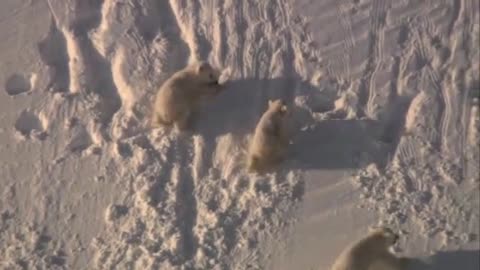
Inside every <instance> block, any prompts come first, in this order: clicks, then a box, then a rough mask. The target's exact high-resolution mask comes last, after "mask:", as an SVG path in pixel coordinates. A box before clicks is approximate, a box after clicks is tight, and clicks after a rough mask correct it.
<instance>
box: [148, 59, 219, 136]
mask: <svg viewBox="0 0 480 270" xmlns="http://www.w3.org/2000/svg"><path fill="white" fill-rule="evenodd" d="M218 79H219V72H218V71H216V70H215V69H213V68H212V66H210V64H208V63H206V62H199V63H196V64H193V65H189V66H187V67H185V68H184V69H182V70H180V71H178V72H176V73H175V74H173V75H172V77H170V78H169V79H168V80H167V81H166V82H165V83H164V84H163V85H162V87H161V88H160V90H159V91H158V93H157V95H156V98H155V104H154V107H153V114H152V119H151V121H152V122H151V124H152V126H153V127H157V126H159V125H175V127H176V128H178V129H179V130H184V129H186V128H187V127H188V124H189V121H190V117H191V115H192V113H194V112H195V110H196V109H197V107H198V106H199V104H200V101H201V100H202V98H204V97H208V96H215V95H216V94H218V93H219V92H220V91H221V90H222V86H221V85H220V84H218Z"/></svg>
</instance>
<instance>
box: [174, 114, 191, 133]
mask: <svg viewBox="0 0 480 270" xmlns="http://www.w3.org/2000/svg"><path fill="white" fill-rule="evenodd" d="M190 119H191V117H190V112H185V113H183V114H182V115H181V116H180V117H179V118H178V119H177V121H176V122H175V128H176V129H177V130H178V131H185V130H187V129H189V127H190Z"/></svg>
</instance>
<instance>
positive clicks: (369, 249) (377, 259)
mask: <svg viewBox="0 0 480 270" xmlns="http://www.w3.org/2000/svg"><path fill="white" fill-rule="evenodd" d="M397 240H398V235H397V234H395V233H393V231H392V230H391V229H389V228H379V229H375V230H373V231H372V232H370V233H369V234H368V235H367V236H366V237H365V238H363V239H361V240H360V241H358V242H356V243H354V244H352V245H351V246H349V247H348V248H347V249H345V250H344V251H343V252H342V253H341V254H340V256H339V257H338V258H337V259H336V261H335V263H334V264H333V267H332V270H405V269H406V264H407V260H406V259H405V258H399V257H396V256H395V255H394V254H392V253H391V252H390V251H389V248H390V247H391V246H393V245H394V244H395V243H396V242H397Z"/></svg>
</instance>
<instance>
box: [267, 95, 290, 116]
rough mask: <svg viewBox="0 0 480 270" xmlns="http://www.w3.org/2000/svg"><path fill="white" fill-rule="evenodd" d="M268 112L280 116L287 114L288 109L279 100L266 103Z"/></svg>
mask: <svg viewBox="0 0 480 270" xmlns="http://www.w3.org/2000/svg"><path fill="white" fill-rule="evenodd" d="M268 110H269V111H273V112H276V113H278V114H280V115H287V114H288V107H287V105H285V103H283V101H282V100H281V99H276V100H269V101H268Z"/></svg>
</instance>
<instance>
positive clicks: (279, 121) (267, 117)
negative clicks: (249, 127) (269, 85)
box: [247, 100, 289, 171]
mask: <svg viewBox="0 0 480 270" xmlns="http://www.w3.org/2000/svg"><path fill="white" fill-rule="evenodd" d="M287 116H288V108H287V106H286V105H285V104H283V102H282V101H281V100H275V101H272V100H270V101H269V102H268V109H267V111H266V112H265V113H264V114H263V116H262V117H261V118H260V121H259V122H258V124H257V127H256V128H255V134H254V136H253V139H252V141H251V143H250V149H249V154H248V161H247V163H248V170H249V171H262V170H265V169H268V168H269V167H270V166H271V165H274V164H275V163H277V162H279V161H281V160H283V159H284V158H285V155H286V150H287V146H288V144H289V134H288V121H287Z"/></svg>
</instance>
